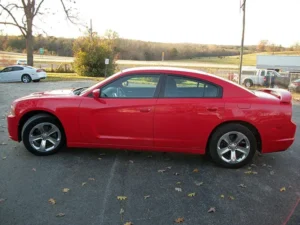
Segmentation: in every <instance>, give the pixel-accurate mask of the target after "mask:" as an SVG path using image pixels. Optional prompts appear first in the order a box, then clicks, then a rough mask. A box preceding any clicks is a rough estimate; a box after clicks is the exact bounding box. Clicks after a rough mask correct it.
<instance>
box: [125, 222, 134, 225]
mask: <svg viewBox="0 0 300 225" xmlns="http://www.w3.org/2000/svg"><path fill="white" fill-rule="evenodd" d="M124 225H133V223H132V222H126V223H124Z"/></svg>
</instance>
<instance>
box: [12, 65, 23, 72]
mask: <svg viewBox="0 0 300 225" xmlns="http://www.w3.org/2000/svg"><path fill="white" fill-rule="evenodd" d="M20 70H23V67H19V66H14V67H12V71H20Z"/></svg>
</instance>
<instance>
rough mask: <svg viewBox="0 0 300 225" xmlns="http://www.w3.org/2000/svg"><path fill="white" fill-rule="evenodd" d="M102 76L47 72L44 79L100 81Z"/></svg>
mask: <svg viewBox="0 0 300 225" xmlns="http://www.w3.org/2000/svg"><path fill="white" fill-rule="evenodd" d="M103 79H104V78H103V77H85V76H79V75H77V74H76V73H47V78H46V79H45V81H72V80H94V81H101V80H103Z"/></svg>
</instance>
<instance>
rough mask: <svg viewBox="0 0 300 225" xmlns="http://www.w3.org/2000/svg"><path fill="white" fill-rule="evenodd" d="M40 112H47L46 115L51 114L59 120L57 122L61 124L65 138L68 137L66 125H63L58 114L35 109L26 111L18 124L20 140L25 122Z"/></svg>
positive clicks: (20, 139)
mask: <svg viewBox="0 0 300 225" xmlns="http://www.w3.org/2000/svg"><path fill="white" fill-rule="evenodd" d="M38 114H46V115H49V116H52V117H53V118H55V119H56V120H57V122H58V123H59V124H60V126H61V127H62V129H63V132H64V134H65V138H67V137H66V132H65V129H64V126H63V124H62V122H61V121H60V120H59V118H58V117H57V116H55V115H54V114H53V113H51V112H48V111H45V110H34V111H29V112H26V113H25V114H24V115H22V117H21V118H20V120H19V125H18V139H19V141H22V129H23V126H24V124H25V123H26V122H27V121H28V120H29V119H30V118H31V117H33V116H35V115H38Z"/></svg>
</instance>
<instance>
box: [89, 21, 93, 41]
mask: <svg viewBox="0 0 300 225" xmlns="http://www.w3.org/2000/svg"><path fill="white" fill-rule="evenodd" d="M89 33H90V40H91V41H92V40H93V24H92V19H90V29H89Z"/></svg>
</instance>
